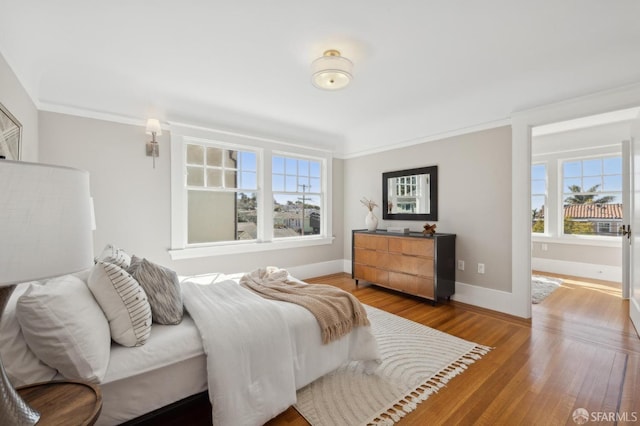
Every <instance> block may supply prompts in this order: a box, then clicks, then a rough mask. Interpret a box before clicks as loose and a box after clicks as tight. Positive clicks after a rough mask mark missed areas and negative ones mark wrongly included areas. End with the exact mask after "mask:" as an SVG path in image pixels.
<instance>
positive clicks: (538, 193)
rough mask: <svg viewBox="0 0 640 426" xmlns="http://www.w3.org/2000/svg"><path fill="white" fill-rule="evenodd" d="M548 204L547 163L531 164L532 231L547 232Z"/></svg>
mask: <svg viewBox="0 0 640 426" xmlns="http://www.w3.org/2000/svg"><path fill="white" fill-rule="evenodd" d="M546 206H547V165H546V164H534V165H532V166H531V232H533V233H544V232H545V208H546Z"/></svg>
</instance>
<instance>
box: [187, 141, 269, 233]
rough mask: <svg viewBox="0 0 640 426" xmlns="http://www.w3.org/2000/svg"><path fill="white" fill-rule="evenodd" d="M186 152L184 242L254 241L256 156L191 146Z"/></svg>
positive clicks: (250, 153)
mask: <svg viewBox="0 0 640 426" xmlns="http://www.w3.org/2000/svg"><path fill="white" fill-rule="evenodd" d="M186 151H187V152H186V164H185V168H186V175H187V198H188V202H187V217H188V219H187V223H188V225H187V227H188V231H187V243H188V244H199V243H212V242H220V241H234V240H255V239H256V237H257V226H258V220H257V219H258V215H257V211H258V207H259V206H258V201H257V200H258V186H257V154H256V153H255V152H252V151H243V150H236V149H227V148H223V147H219V146H214V145H209V144H193V143H189V144H187V145H186Z"/></svg>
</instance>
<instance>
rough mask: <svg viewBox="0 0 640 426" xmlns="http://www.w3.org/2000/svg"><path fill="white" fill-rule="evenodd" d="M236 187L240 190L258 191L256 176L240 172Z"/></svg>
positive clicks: (253, 173) (252, 173)
mask: <svg viewBox="0 0 640 426" xmlns="http://www.w3.org/2000/svg"><path fill="white" fill-rule="evenodd" d="M238 187H239V188H242V189H258V182H257V176H256V173H255V172H244V171H243V172H241V173H240V182H238Z"/></svg>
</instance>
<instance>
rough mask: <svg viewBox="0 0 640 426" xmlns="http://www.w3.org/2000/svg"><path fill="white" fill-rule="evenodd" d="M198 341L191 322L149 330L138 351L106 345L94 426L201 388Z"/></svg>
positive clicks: (136, 414) (202, 358)
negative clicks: (106, 362)
mask: <svg viewBox="0 0 640 426" xmlns="http://www.w3.org/2000/svg"><path fill="white" fill-rule="evenodd" d="M206 371H207V370H206V357H205V354H204V348H203V347H202V339H201V338H200V333H199V332H198V329H197V328H196V325H195V324H194V322H193V320H192V319H191V317H189V316H188V315H185V316H184V318H183V320H182V322H181V323H180V324H178V325H159V324H154V325H153V326H152V331H151V336H150V338H149V340H147V343H145V344H144V345H143V346H138V347H133V348H128V347H125V346H120V345H118V344H115V343H114V344H112V346H111V359H110V362H109V368H108V369H107V374H106V376H105V378H104V380H103V381H102V383H101V384H100V388H101V390H102V412H101V414H100V417H99V418H98V422H97V423H96V424H97V425H99V426H108V425H117V424H120V423H123V422H125V421H127V420H131V419H133V418H136V417H139V416H141V415H143V414H146V413H148V412H151V411H153V410H156V409H158V408H161V407H164V406H166V405H169V404H171V403H173V402H176V401H179V400H181V399H183V398H186V397H188V396H191V395H195V394H197V393H200V392H203V391H205V390H206V389H207V376H206Z"/></svg>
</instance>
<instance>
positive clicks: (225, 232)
mask: <svg viewBox="0 0 640 426" xmlns="http://www.w3.org/2000/svg"><path fill="white" fill-rule="evenodd" d="M234 198H235V194H234V193H233V192H216V191H188V234H187V241H188V243H189V244H197V243H212V242H218V241H233V240H235V239H236V238H235V233H236V214H235V204H236V203H235V199H234Z"/></svg>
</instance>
